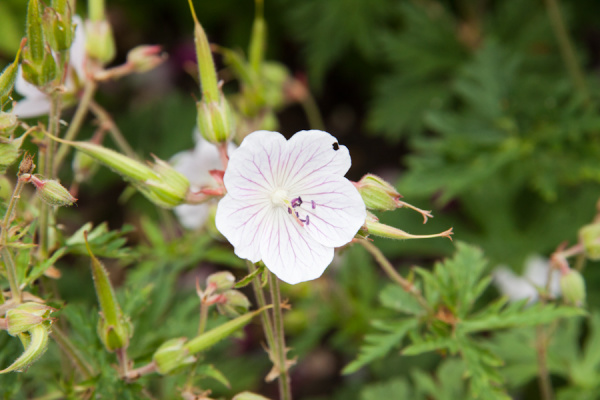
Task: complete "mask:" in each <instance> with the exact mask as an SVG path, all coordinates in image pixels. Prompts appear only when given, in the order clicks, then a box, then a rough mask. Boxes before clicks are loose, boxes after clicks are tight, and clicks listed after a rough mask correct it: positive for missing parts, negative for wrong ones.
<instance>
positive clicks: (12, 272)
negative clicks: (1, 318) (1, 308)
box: [0, 156, 27, 303]
mask: <svg viewBox="0 0 600 400" xmlns="http://www.w3.org/2000/svg"><path fill="white" fill-rule="evenodd" d="M26 157H27V156H26ZM24 186H25V182H23V181H22V180H21V179H17V184H16V186H15V189H14V190H13V193H12V196H11V197H10V201H9V203H8V208H7V209H6V213H5V214H4V219H3V221H2V232H0V247H1V248H2V259H3V260H4V268H6V277H7V279H8V284H9V286H10V293H11V296H12V299H13V300H14V301H15V302H17V303H20V302H21V289H20V288H19V282H18V279H17V276H18V275H17V267H16V265H15V262H14V259H13V256H12V252H11V251H10V249H9V248H8V247H7V244H8V230H9V229H10V221H11V219H12V214H13V211H14V209H15V206H16V204H17V200H18V199H19V197H20V196H21V191H22V190H23V187H24Z"/></svg>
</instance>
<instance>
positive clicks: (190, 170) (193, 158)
mask: <svg viewBox="0 0 600 400" xmlns="http://www.w3.org/2000/svg"><path fill="white" fill-rule="evenodd" d="M194 139H195V141H196V146H195V147H194V149H193V150H187V151H182V152H180V153H177V154H175V155H174V156H173V157H172V158H171V164H172V165H173V167H174V168H175V169H176V170H177V171H179V172H181V173H182V174H183V175H185V177H186V178H188V180H189V181H190V191H192V192H197V191H199V190H200V189H202V188H205V187H213V186H215V180H214V179H213V177H212V176H211V175H210V174H209V172H208V171H210V170H213V169H223V164H222V163H221V158H220V157H219V151H218V149H217V146H215V145H214V144H212V143H210V142H208V141H207V140H205V139H204V138H203V137H202V136H201V135H200V132H199V131H198V129H195V130H194ZM236 148H237V147H236V146H235V145H234V144H232V143H230V144H229V148H228V151H229V153H231V152H232V151H233V150H235V149H236ZM213 204H214V201H208V202H207V203H203V204H195V205H191V204H183V205H180V206H177V207H175V208H174V211H175V215H177V218H178V219H179V222H181V225H183V226H184V227H185V228H187V229H198V228H201V227H202V226H204V223H205V222H206V219H207V218H208V215H209V214H210V207H211V206H212V205H213Z"/></svg>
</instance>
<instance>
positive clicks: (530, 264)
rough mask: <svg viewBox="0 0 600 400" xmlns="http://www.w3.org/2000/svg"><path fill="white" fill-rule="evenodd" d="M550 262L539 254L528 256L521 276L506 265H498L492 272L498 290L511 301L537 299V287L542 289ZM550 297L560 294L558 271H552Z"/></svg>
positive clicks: (532, 300) (531, 301)
mask: <svg viewBox="0 0 600 400" xmlns="http://www.w3.org/2000/svg"><path fill="white" fill-rule="evenodd" d="M550 268H551V267H550V262H549V260H548V259H546V258H543V257H541V256H530V257H529V258H528V259H527V260H526V262H525V272H524V273H523V276H517V275H515V273H514V272H513V271H512V270H511V269H510V268H508V267H506V266H502V265H501V266H498V267H497V268H496V269H495V270H494V272H493V273H492V277H493V282H494V285H495V286H496V288H498V291H500V293H502V294H503V295H504V296H506V297H508V299H509V300H510V301H512V302H514V301H519V300H523V299H529V302H528V304H533V303H535V302H536V301H538V300H539V296H540V295H539V289H541V290H544V289H545V287H546V281H547V279H548V272H549V270H550ZM548 294H549V295H550V296H552V297H557V296H559V295H560V272H559V271H557V270H554V271H552V277H551V281H550V292H549V293H548Z"/></svg>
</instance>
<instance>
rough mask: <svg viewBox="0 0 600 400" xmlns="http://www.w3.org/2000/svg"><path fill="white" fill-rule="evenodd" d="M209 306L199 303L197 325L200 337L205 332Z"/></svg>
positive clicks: (202, 302)
mask: <svg viewBox="0 0 600 400" xmlns="http://www.w3.org/2000/svg"><path fill="white" fill-rule="evenodd" d="M209 308H210V306H209V305H207V304H206V302H204V301H200V323H199V324H198V335H201V334H203V333H204V331H205V330H206V321H207V320H208V309H209Z"/></svg>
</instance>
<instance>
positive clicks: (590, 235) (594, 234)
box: [579, 223, 600, 261]
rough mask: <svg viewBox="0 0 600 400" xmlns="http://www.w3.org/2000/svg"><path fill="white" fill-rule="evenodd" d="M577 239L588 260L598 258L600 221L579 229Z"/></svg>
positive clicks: (599, 252)
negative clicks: (581, 244)
mask: <svg viewBox="0 0 600 400" xmlns="http://www.w3.org/2000/svg"><path fill="white" fill-rule="evenodd" d="M579 240H580V241H581V243H583V247H584V249H585V255H586V257H587V258H589V259H590V260H594V261H596V260H600V223H595V224H589V225H586V226H584V227H582V228H581V229H579Z"/></svg>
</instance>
